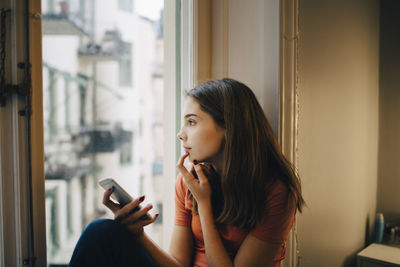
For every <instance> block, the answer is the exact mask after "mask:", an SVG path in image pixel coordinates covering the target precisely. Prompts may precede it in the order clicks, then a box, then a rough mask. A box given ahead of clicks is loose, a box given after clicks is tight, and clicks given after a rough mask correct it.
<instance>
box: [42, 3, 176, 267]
mask: <svg viewBox="0 0 400 267" xmlns="http://www.w3.org/2000/svg"><path fill="white" fill-rule="evenodd" d="M49 1H50V2H49ZM49 1H47V2H46V3H47V4H53V5H54V6H56V5H58V2H57V1H55V0H54V1H52V0H49ZM87 1H90V0H87ZM142 1H144V2H146V1H147V0H142ZM83 2H85V1H83ZM159 2H160V3H162V1H159ZM113 3H114V2H113V1H106V2H105V4H104V5H97V8H96V9H94V8H93V6H94V5H91V4H86V3H82V2H81V3H80V4H81V5H83V6H85V7H87V8H86V9H85V12H87V13H88V14H89V15H88V17H91V18H94V19H95V21H94V23H93V24H92V25H94V28H93V29H92V32H87V29H91V27H86V26H85V25H80V24H74V22H73V21H68V20H67V21H64V22H63V23H60V21H59V20H55V19H54V17H52V16H46V14H44V19H45V21H44V24H46V25H47V28H48V29H50V28H51V29H53V30H52V31H51V33H50V31H44V34H43V37H42V38H43V39H42V44H43V48H42V49H43V66H44V68H43V97H44V98H43V103H44V107H43V110H44V117H45V121H44V135H45V179H46V180H45V186H46V216H47V217H46V221H47V229H46V232H47V233H46V234H47V248H48V251H47V262H48V263H49V264H65V263H68V261H69V259H70V257H71V255H72V252H73V249H74V245H75V244H76V242H77V240H78V238H79V236H80V234H81V232H82V230H83V228H84V227H85V226H86V225H87V224H88V223H89V222H90V221H92V220H93V219H95V218H102V217H107V218H112V214H111V212H110V211H109V210H108V209H106V208H105V207H104V206H103V205H102V204H101V197H102V195H103V192H104V191H103V189H102V188H101V187H99V186H98V185H97V182H98V180H100V179H101V178H104V177H109V176H111V177H113V178H114V179H115V180H117V182H118V183H119V184H121V185H122V186H123V187H124V188H125V189H126V190H127V191H128V192H129V193H130V194H131V195H132V196H136V197H137V196H140V195H141V194H146V200H147V201H148V202H149V203H153V204H154V209H153V211H151V213H153V214H155V213H160V215H161V214H164V213H163V209H164V208H165V207H166V206H171V203H165V200H164V195H163V188H164V186H163V184H162V183H164V179H162V177H163V171H164V170H163V167H162V166H163V160H164V158H163V151H164V150H163V148H162V144H164V136H165V134H164V126H165V125H164V121H165V120H164V117H163V116H164V112H163V110H164V107H163V103H164V100H163V96H164V93H163V91H164V82H163V81H164V71H163V66H164V64H163V61H164V58H163V53H162V51H163V49H164V40H163V34H162V33H160V29H163V26H162V23H163V20H162V19H163V18H162V16H160V14H161V13H162V7H161V9H160V8H159V7H160V5H158V7H157V8H155V7H153V8H154V9H155V10H154V11H153V12H154V14H156V19H154V17H153V18H151V19H150V18H148V17H146V16H145V15H142V14H139V13H137V12H135V11H133V10H134V9H133V6H132V5H133V1H132V0H124V1H123V0H119V1H118V5H117V4H116V3H114V4H113ZM44 10H46V9H44ZM121 10H124V11H131V12H130V13H126V12H123V14H120V13H121V12H122V11H121ZM111 11H112V12H111ZM63 14H66V15H67V17H71V16H70V15H72V14H68V9H66V8H64V9H63ZM110 14H112V15H110ZM111 16H113V17H111ZM126 25H130V27H126ZM132 27H134V28H135V29H137V31H136V32H134V33H133V32H132ZM71 29H75V30H74V31H72V30H71ZM94 33H96V34H94ZM94 36H95V37H94ZM133 47H135V49H140V50H138V51H135V53H137V54H138V55H139V54H140V55H143V56H140V57H137V58H136V57H134V51H133ZM137 69H140V75H135V76H134V71H135V70H137ZM133 77H135V79H133ZM134 85H135V86H136V85H137V88H136V87H135V90H126V89H133V86H134ZM152 92H157V93H156V94H153V93H152ZM174 130H175V129H174ZM174 139H175V138H174ZM172 166H175V163H174V164H172ZM172 192H173V191H172ZM169 193H171V192H169ZM171 195H173V194H172V193H171ZM169 201H171V200H169ZM171 202H172V201H171ZM159 218H160V219H159V220H158V222H157V223H156V224H154V225H152V226H149V227H147V228H146V231H147V233H148V234H149V235H150V236H152V238H153V239H154V240H155V241H156V242H157V243H159V244H162V242H163V237H164V235H165V234H164V233H163V223H164V221H166V217H165V216H160V217H159Z"/></svg>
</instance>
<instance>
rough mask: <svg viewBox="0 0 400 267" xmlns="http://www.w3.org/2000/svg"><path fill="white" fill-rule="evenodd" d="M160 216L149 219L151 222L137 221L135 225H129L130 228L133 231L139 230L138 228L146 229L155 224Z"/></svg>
mask: <svg viewBox="0 0 400 267" xmlns="http://www.w3.org/2000/svg"><path fill="white" fill-rule="evenodd" d="M158 216H159V214H158V213H157V214H156V215H154V216H153V218H151V219H149V220H140V221H137V222H136V223H135V224H131V225H128V228H132V229H134V230H135V229H137V228H138V227H139V228H140V227H144V226H146V225H149V224H152V223H153V222H155V221H156V220H157V218H158Z"/></svg>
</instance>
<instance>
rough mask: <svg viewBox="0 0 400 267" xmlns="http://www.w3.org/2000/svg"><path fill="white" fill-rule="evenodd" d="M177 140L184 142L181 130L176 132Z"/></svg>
mask: <svg viewBox="0 0 400 267" xmlns="http://www.w3.org/2000/svg"><path fill="white" fill-rule="evenodd" d="M176 137H178V139H179V140H181V141H183V140H184V135H183V133H182V129H181V130H180V131H179V132H178V134H177V136H176Z"/></svg>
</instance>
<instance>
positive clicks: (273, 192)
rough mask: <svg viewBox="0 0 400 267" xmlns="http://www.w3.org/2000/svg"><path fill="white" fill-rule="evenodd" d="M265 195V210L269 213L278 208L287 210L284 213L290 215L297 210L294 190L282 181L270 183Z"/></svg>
mask: <svg viewBox="0 0 400 267" xmlns="http://www.w3.org/2000/svg"><path fill="white" fill-rule="evenodd" d="M265 193H266V194H265V208H266V211H267V212H268V211H271V209H274V208H278V207H280V208H285V209H282V211H286V212H288V211H289V212H290V213H292V212H293V211H294V210H295V207H296V204H295V198H294V196H293V193H292V190H291V189H290V187H289V186H288V185H286V184H285V183H284V182H283V181H282V180H280V179H275V180H274V181H272V182H270V183H268V184H267V185H266V188H265ZM276 211H277V210H276Z"/></svg>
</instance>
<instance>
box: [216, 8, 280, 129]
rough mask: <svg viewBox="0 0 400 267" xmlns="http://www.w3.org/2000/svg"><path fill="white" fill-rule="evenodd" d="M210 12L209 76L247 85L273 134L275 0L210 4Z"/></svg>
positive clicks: (276, 48) (275, 117)
mask: <svg viewBox="0 0 400 267" xmlns="http://www.w3.org/2000/svg"><path fill="white" fill-rule="evenodd" d="M212 9H213V12H212V31H213V33H212V77H213V78H223V77H225V76H227V77H230V78H233V79H237V80H239V81H241V82H243V83H245V84H246V85H247V86H249V87H250V88H251V89H252V90H253V91H254V93H255V94H256V96H257V98H258V100H259V102H260V104H261V105H262V107H263V109H264V111H265V113H266V115H267V117H268V119H269V121H270V123H271V125H272V127H273V129H274V131H275V133H277V129H278V78H279V77H278V71H279V64H278V61H279V1H278V0H269V1H264V0H252V1H246V0H229V1H213V3H212ZM224 31H227V32H228V34H226V33H224ZM224 53H227V55H224Z"/></svg>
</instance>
